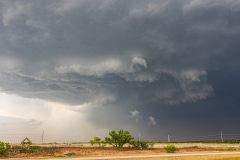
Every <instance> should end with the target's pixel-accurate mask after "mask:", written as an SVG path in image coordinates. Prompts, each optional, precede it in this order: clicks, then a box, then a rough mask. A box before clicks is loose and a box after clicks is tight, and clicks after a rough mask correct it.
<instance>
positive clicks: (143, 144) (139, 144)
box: [130, 141, 149, 149]
mask: <svg viewBox="0 0 240 160" xmlns="http://www.w3.org/2000/svg"><path fill="white" fill-rule="evenodd" d="M130 145H132V147H133V148H135V149H147V148H148V146H149V145H148V143H147V142H144V141H132V142H130Z"/></svg>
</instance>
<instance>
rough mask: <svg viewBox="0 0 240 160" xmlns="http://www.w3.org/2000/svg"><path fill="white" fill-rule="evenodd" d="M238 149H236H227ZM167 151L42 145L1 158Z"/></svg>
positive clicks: (205, 149) (199, 149) (196, 149)
mask: <svg viewBox="0 0 240 160" xmlns="http://www.w3.org/2000/svg"><path fill="white" fill-rule="evenodd" d="M227 150H236V149H231V148H229V149H227ZM210 151H226V148H213V147H198V146H193V147H183V148H179V149H178V150H177V153H186V152H210ZM159 153H162V154H163V153H165V150H164V149H163V148H151V149H145V150H136V149H132V148H123V149H114V148H110V147H106V148H100V147H71V146H69V147H41V148H38V149H34V150H33V149H32V150H21V149H9V150H8V151H7V152H6V153H5V154H4V155H0V158H47V157H83V156H112V155H134V154H159Z"/></svg>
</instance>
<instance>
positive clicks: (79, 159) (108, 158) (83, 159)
mask: <svg viewBox="0 0 240 160" xmlns="http://www.w3.org/2000/svg"><path fill="white" fill-rule="evenodd" d="M208 155H216V156H217V155H240V152H199V153H171V154H149V155H125V156H95V157H75V158H39V159H41V160H98V159H105V160H111V159H133V158H134V159H135V158H160V157H191V156H208ZM28 160H36V158H34V159H28Z"/></svg>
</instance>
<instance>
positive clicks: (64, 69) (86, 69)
mask: <svg viewBox="0 0 240 160" xmlns="http://www.w3.org/2000/svg"><path fill="white" fill-rule="evenodd" d="M83 64H84V62H83ZM142 68H147V63H146V61H145V60H144V59H143V58H139V57H133V58H132V60H131V62H129V61H123V60H121V59H105V60H102V61H97V62H95V63H94V64H92V63H89V64H86V65H82V64H73V65H68V66H59V67H57V68H56V71H57V72H58V73H60V74H65V73H78V74H80V75H85V76H98V77H101V76H104V75H106V74H116V75H119V76H122V77H125V78H127V77H129V76H130V77H131V74H133V75H134V73H136V72H141V70H142ZM149 79H150V78H149V75H147V74H143V75H141V73H140V74H139V76H138V77H136V78H135V80H136V81H138V80H140V81H148V80H149Z"/></svg>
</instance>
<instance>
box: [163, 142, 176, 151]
mask: <svg viewBox="0 0 240 160" xmlns="http://www.w3.org/2000/svg"><path fill="white" fill-rule="evenodd" d="M164 149H165V151H166V152H167V153H174V152H176V147H175V145H174V144H169V145H167V146H165V147H164Z"/></svg>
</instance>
